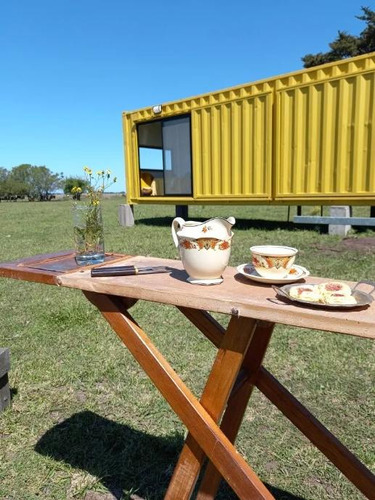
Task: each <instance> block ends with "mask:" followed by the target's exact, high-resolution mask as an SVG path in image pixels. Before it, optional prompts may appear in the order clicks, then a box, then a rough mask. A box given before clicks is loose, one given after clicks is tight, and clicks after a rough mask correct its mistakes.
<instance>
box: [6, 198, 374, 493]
mask: <svg viewBox="0 0 375 500" xmlns="http://www.w3.org/2000/svg"><path fill="white" fill-rule="evenodd" d="M120 203H123V199H121V198H111V199H105V200H104V201H103V209H104V224H105V241H106V250H107V251H114V252H120V253H128V254H134V255H135V254H139V255H152V256H158V257H166V258H177V257H178V256H177V251H176V249H175V248H174V245H173V242H172V238H171V233H170V223H171V221H172V219H173V217H174V207H173V206H170V207H168V206H163V207H157V206H156V207H155V206H152V205H151V206H146V207H136V209H135V216H136V225H135V226H134V227H131V228H124V227H121V226H119V224H118V222H117V210H118V206H119V204H120ZM293 210H294V211H295V209H292V214H293V213H294V212H293ZM366 210H368V209H366V208H363V209H361V208H358V209H356V214H357V215H362V214H366V215H367V212H366ZM308 211H309V209H307V210H306V214H307V213H308ZM304 213H305V211H304ZM216 215H220V216H229V215H234V216H235V217H236V219H237V224H236V225H235V226H234V227H233V231H234V233H235V236H234V241H233V249H232V255H231V262H230V264H231V265H233V266H236V265H239V264H242V263H244V262H248V260H249V247H250V246H251V245H254V244H260V243H274V244H286V245H290V246H294V247H297V248H298V249H299V250H300V253H299V256H298V263H299V264H301V265H303V266H305V267H307V268H309V270H310V271H311V273H312V274H313V275H319V276H322V277H327V278H335V279H349V280H353V281H357V280H360V279H375V248H372V247H371V246H369V245H367V246H365V247H364V248H362V249H361V248H360V247H357V246H356V245H349V244H348V243H349V242H350V241H351V242H353V241H354V242H357V240H360V239H363V238H369V237H374V236H375V235H374V233H373V232H372V231H368V232H352V233H351V234H350V237H351V239H350V240H348V239H342V238H338V237H334V236H329V235H328V234H321V233H320V232H319V231H318V230H316V229H314V228H310V229H308V230H303V229H301V228H297V229H296V228H295V227H294V226H293V225H292V224H291V223H288V221H287V207H252V206H247V207H201V206H197V207H190V211H189V218H191V219H199V218H201V219H208V218H210V217H213V216H216ZM0 220H1V224H0V242H1V244H0V261H6V260H13V259H16V258H20V257H25V256H29V255H34V254H38V253H47V252H54V251H59V250H66V249H70V248H72V236H73V232H72V214H71V204H70V203H69V202H67V201H55V202H49V203H27V202H17V203H10V202H8V203H4V202H2V203H0ZM132 314H133V315H134V317H135V319H136V320H137V321H138V322H139V323H140V325H141V326H142V325H143V326H145V327H146V325H147V332H148V333H150V334H151V338H152V340H153V341H154V342H155V344H156V345H157V346H158V347H160V349H161V351H162V352H163V353H164V354H165V355H166V357H167V359H168V360H169V361H170V363H171V364H172V366H173V367H174V368H175V369H176V371H177V372H178V373H179V374H180V375H181V376H182V378H183V380H184V381H186V382H187V384H188V385H189V386H190V387H191V388H192V389H193V391H194V392H195V393H196V394H197V395H199V394H200V391H201V390H202V388H203V385H204V382H205V379H206V375H207V373H208V372H209V370H210V367H211V364H212V361H213V359H214V355H215V351H216V350H215V349H214V348H213V347H212V346H211V344H210V343H209V342H208V341H207V340H206V339H205V338H204V337H203V336H202V335H201V334H199V333H198V332H197V330H196V329H195V328H194V327H193V326H191V325H190V324H189V322H188V321H187V320H186V319H185V318H184V317H183V316H182V315H181V313H179V311H178V310H177V309H174V308H172V307H168V306H156V305H155V304H152V303H141V302H138V303H137V304H136V305H135V306H134V308H132ZM218 318H219V320H220V321H222V322H223V323H225V322H226V321H227V318H225V317H220V316H218ZM0 346H1V347H9V348H10V350H11V363H12V368H11V371H10V384H11V387H12V392H13V401H12V405H11V408H10V409H7V410H6V411H5V412H3V413H1V414H0V499H2V500H36V499H38V500H52V499H53V500H65V499H75V498H77V499H81V498H82V499H84V498H85V497H87V498H91V499H94V498H95V497H96V498H97V499H100V498H103V499H104V498H106V497H105V495H104V494H105V493H108V492H111V493H112V494H113V495H114V498H120V497H121V494H122V495H123V496H122V497H121V498H132V495H133V494H136V495H138V496H139V497H141V498H144V499H147V500H159V499H162V498H163V495H164V492H165V489H166V486H167V484H168V482H169V479H170V477H171V474H172V471H173V467H174V464H175V462H176V460H177V457H178V454H179V451H180V449H181V445H182V442H183V439H184V433H185V428H184V427H183V425H182V424H181V423H180V421H179V420H178V418H177V417H176V416H175V415H174V413H173V412H172V411H171V410H170V409H169V407H168V406H167V404H166V403H165V402H164V400H163V398H162V397H161V396H160V395H159V393H158V392H157V390H156V389H155V388H154V386H153V385H152V384H151V382H149V380H148V378H147V377H146V375H145V374H144V373H143V371H142V369H141V368H140V367H139V366H138V364H137V363H136V362H135V361H134V359H133V358H132V357H131V355H130V354H129V353H128V351H127V350H126V349H125V348H124V347H123V345H122V343H121V342H120V340H118V338H117V337H116V336H115V334H114V333H113V332H112V331H111V329H110V328H109V327H108V326H107V324H106V322H105V321H104V319H103V318H102V317H101V316H100V314H99V313H98V312H97V310H96V309H94V307H92V306H91V305H90V304H89V303H88V302H87V300H86V299H85V298H84V297H83V295H82V294H81V293H80V292H78V291H75V290H70V289H59V288H57V287H52V286H51V287H48V286H45V285H38V284H35V283H26V282H21V281H15V280H9V279H0ZM181 353H184V355H182V354H181ZM265 365H266V367H267V369H269V370H270V371H271V373H273V374H275V376H277V378H279V380H280V381H281V382H282V383H283V384H284V385H285V386H286V387H287V388H288V389H289V390H291V392H292V393H293V394H294V395H295V396H296V397H298V399H300V400H301V401H302V402H303V403H304V404H305V405H306V406H307V407H308V408H309V409H310V410H311V411H312V412H313V413H314V414H315V415H316V416H317V417H318V418H319V419H321V421H322V422H323V423H324V424H325V425H326V426H327V427H328V428H329V429H330V430H331V431H333V432H334V433H335V434H336V435H337V436H338V437H339V438H340V439H341V440H342V441H343V443H344V444H346V445H347V446H348V447H349V449H350V450H351V451H352V452H354V453H355V454H356V455H357V456H358V457H359V458H360V459H361V460H362V461H363V462H364V463H365V464H366V465H367V466H368V467H369V468H370V469H371V470H372V471H375V425H374V419H375V384H374V380H375V343H374V342H373V341H370V340H367V339H359V338H354V337H350V336H345V335H337V334H330V333H322V332H318V331H310V330H309V331H307V330H303V329H298V328H290V327H285V326H277V328H276V330H275V333H274V335H273V338H272V343H271V346H270V349H269V351H268V354H267V357H266V359H265ZM237 443H238V448H239V450H240V451H241V453H242V454H243V455H244V457H245V458H246V459H247V460H248V461H249V463H250V464H251V465H252V467H253V468H254V470H255V471H256V472H257V474H258V475H259V476H260V478H261V479H262V480H263V481H264V482H265V483H267V485H268V486H269V487H270V488H271V490H272V492H273V494H274V495H275V497H276V498H277V499H279V500H281V499H290V500H292V499H294V500H297V499H305V500H312V499H316V500H328V499H329V500H339V499H340V500H356V499H361V498H363V497H362V495H361V494H360V493H359V492H358V491H357V490H356V489H355V488H354V487H353V486H351V484H350V483H349V482H348V481H347V480H346V479H345V478H344V477H343V476H342V475H341V474H340V472H339V471H338V470H337V469H336V468H334V467H333V466H332V465H330V464H329V462H328V461H327V460H326V459H325V457H324V456H323V455H322V454H321V453H320V452H319V451H317V450H316V449H315V448H314V447H313V446H311V445H310V443H309V442H308V441H307V440H306V439H305V438H304V437H303V436H301V435H300V433H299V432H298V431H297V430H296V429H294V428H293V426H292V425H291V424H290V423H289V422H288V421H287V420H286V419H285V417H283V416H282V415H281V414H280V413H279V412H278V410H277V409H275V408H274V407H273V406H272V405H271V404H270V403H268V401H267V400H266V399H265V398H264V396H263V395H261V394H260V393H259V392H258V391H255V392H254V395H253V397H252V399H251V402H250V405H249V407H248V410H247V413H246V415H245V419H244V422H243V426H242V428H241V431H240V434H239V437H238V441H237ZM94 493H96V494H97V495H94ZM107 498H108V497H107ZM219 498H221V499H227V500H230V499H234V498H236V497H235V495H234V494H233V493H232V492H231V491H230V490H229V489H228V488H227V487H226V486H225V485H224V486H223V487H222V488H221V491H220V494H219Z"/></svg>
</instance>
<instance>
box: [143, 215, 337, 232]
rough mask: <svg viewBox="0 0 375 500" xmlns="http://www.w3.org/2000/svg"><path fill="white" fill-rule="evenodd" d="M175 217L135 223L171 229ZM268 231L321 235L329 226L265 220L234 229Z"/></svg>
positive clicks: (241, 221)
mask: <svg viewBox="0 0 375 500" xmlns="http://www.w3.org/2000/svg"><path fill="white" fill-rule="evenodd" d="M194 220H195V221H197V222H205V221H206V220H207V219H201V218H196V217H194ZM172 221H173V217H151V218H145V219H137V220H136V221H135V224H136V225H142V224H143V225H146V226H161V227H169V226H171V224H172ZM236 228H237V229H266V230H269V231H274V230H276V229H283V230H285V231H296V230H304V231H315V232H319V233H327V232H328V226H325V225H314V224H295V223H294V222H291V221H277V220H263V219H236V224H235V226H234V229H236Z"/></svg>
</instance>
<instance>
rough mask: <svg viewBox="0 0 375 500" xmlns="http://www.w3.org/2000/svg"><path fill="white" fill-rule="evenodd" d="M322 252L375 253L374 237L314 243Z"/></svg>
mask: <svg viewBox="0 0 375 500" xmlns="http://www.w3.org/2000/svg"><path fill="white" fill-rule="evenodd" d="M314 247H315V248H316V249H318V250H320V251H321V252H323V253H343V252H348V251H349V252H358V253H361V254H369V253H375V238H344V239H343V240H342V241H340V242H339V243H335V244H334V245H319V244H318V245H314Z"/></svg>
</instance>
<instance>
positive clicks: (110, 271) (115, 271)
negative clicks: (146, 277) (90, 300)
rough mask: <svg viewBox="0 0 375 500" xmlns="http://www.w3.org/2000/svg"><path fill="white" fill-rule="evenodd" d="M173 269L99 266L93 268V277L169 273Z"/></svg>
mask: <svg viewBox="0 0 375 500" xmlns="http://www.w3.org/2000/svg"><path fill="white" fill-rule="evenodd" d="M170 271H172V269H171V268H170V267H167V266H149V267H147V266H146V267H136V266H118V267H97V268H93V269H91V277H92V278H101V277H104V276H134V275H136V274H155V273H168V272H170Z"/></svg>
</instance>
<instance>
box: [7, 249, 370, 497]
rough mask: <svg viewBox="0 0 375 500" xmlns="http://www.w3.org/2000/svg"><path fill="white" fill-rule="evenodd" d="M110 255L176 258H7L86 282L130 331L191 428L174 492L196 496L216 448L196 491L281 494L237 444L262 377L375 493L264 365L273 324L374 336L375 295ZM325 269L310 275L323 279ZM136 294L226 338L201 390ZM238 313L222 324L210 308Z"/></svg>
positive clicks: (33, 272) (68, 282)
mask: <svg viewBox="0 0 375 500" xmlns="http://www.w3.org/2000/svg"><path fill="white" fill-rule="evenodd" d="M105 265H108V266H111V265H115V266H119V265H136V266H160V265H167V266H169V267H170V269H171V271H170V273H167V274H147V275H136V276H121V277H101V278H92V277H91V276H90V268H77V266H76V265H75V261H74V256H73V254H72V253H70V252H66V253H64V252H62V253H60V254H54V255H44V256H36V257H30V258H27V259H22V260H19V261H15V262H8V263H3V264H0V276H3V277H8V278H15V279H21V280H28V281H35V282H39V283H45V284H51V285H58V286H62V287H70V288H77V289H79V290H82V291H83V293H84V294H85V296H86V297H87V299H88V300H89V301H90V302H91V303H92V304H94V305H95V306H96V307H97V308H98V309H99V311H100V312H101V313H102V315H103V316H104V318H105V319H106V320H107V321H108V323H109V324H110V326H111V327H112V329H113V330H114V331H115V332H116V333H117V335H118V336H119V337H120V338H121V340H122V341H123V343H124V344H125V345H126V347H127V348H128V349H129V350H130V352H131V353H132V354H133V356H134V357H135V359H136V360H137V361H138V362H139V364H140V365H141V366H142V368H143V370H144V371H145V373H146V374H147V375H148V376H149V378H150V379H151V380H152V382H153V383H154V384H155V386H156V387H157V388H158V389H159V391H160V392H161V394H162V395H163V397H164V398H165V399H166V401H167V402H168V403H169V405H170V406H171V407H172V409H173V410H174V412H175V413H176V414H177V415H178V416H179V418H180V419H181V420H182V422H183V423H184V424H185V426H186V427H187V429H188V431H189V434H188V436H187V438H186V441H185V444H184V447H183V449H182V452H181V455H180V457H179V460H178V463H177V465H176V468H175V471H174V474H173V476H172V480H171V482H170V484H169V487H168V490H167V493H166V496H165V498H166V499H167V500H184V499H189V498H190V497H191V495H192V492H193V489H194V486H195V484H196V481H197V478H198V476H199V474H200V471H201V467H202V465H203V463H204V462H205V459H206V457H208V460H209V463H208V465H207V467H206V469H205V472H204V475H203V478H202V480H201V483H200V486H199V492H198V494H197V497H196V498H197V499H199V500H208V499H213V498H214V497H215V494H216V491H217V489H218V486H219V482H220V479H221V478H224V479H225V480H226V481H227V482H228V483H229V485H230V486H231V487H232V489H233V490H234V491H235V492H236V494H237V495H238V497H239V498H241V499H244V500H251V499H271V498H273V496H272V495H271V493H270V492H269V491H268V489H267V488H266V487H265V486H264V485H263V483H262V482H261V480H260V479H259V478H258V477H257V475H256V474H255V472H254V471H253V470H252V468H251V467H250V465H249V464H248V463H247V462H246V461H245V460H244V459H243V458H242V457H241V455H240V454H239V453H238V452H237V450H236V448H235V446H234V444H233V443H234V441H235V438H236V436H237V433H238V431H239V428H240V425H241V421H242V418H243V415H244V412H245V410H246V406H247V404H248V401H249V398H250V396H251V393H252V390H253V388H254V387H257V388H258V389H259V390H260V391H261V392H262V393H263V394H264V395H265V396H266V397H267V398H268V399H269V400H270V401H271V402H272V403H273V404H274V405H276V406H277V408H279V410H281V411H282V413H284V415H286V417H287V418H288V419H289V420H290V421H291V422H292V423H293V424H294V425H295V426H296V427H298V429H300V431H301V432H302V433H303V434H304V435H305V436H307V438H308V439H309V440H310V441H311V442H312V443H313V444H314V445H315V446H316V447H317V448H318V449H319V450H320V451H321V452H322V453H324V454H325V455H326V457H327V458H328V459H329V460H330V461H331V462H332V463H333V464H335V465H336V467H338V468H339V469H340V471H341V472H342V473H343V474H344V475H345V476H346V477H347V478H348V479H349V481H351V482H352V483H353V484H354V485H355V486H356V487H357V488H358V489H359V490H360V491H361V492H362V493H363V494H364V495H365V496H366V497H367V498H369V499H375V476H374V474H373V473H372V472H371V471H370V470H369V469H368V468H366V467H365V465H364V464H362V463H361V462H360V461H359V460H358V459H357V458H356V457H355V456H354V455H353V454H352V453H351V452H350V451H349V450H348V449H347V448H346V447H345V446H344V445H343V444H342V443H340V442H339V440H338V439H337V438H336V437H335V436H334V435H333V434H332V433H331V432H329V431H328V430H327V429H326V428H325V427H324V426H323V425H322V424H321V423H320V422H319V421H318V420H317V419H316V418H315V417H314V416H313V415H312V414H311V413H310V412H309V411H308V410H307V409H306V408H305V407H304V406H303V405H302V404H301V403H300V402H299V401H298V400H297V399H296V398H295V397H293V396H292V394H290V392H289V391H288V390H287V389H286V388H285V387H283V386H282V385H281V384H280V382H279V381H278V380H276V378H275V377H273V375H272V374H271V373H270V372H269V371H267V369H266V368H265V367H264V366H262V361H263V358H264V356H265V353H266V350H267V347H268V344H269V341H270V338H271V335H272V331H273V328H274V325H275V324H277V323H281V324H284V325H292V326H297V327H302V328H310V329H315V330H323V331H327V332H336V333H341V334H348V335H354V336H358V337H367V338H372V339H374V338H375V303H372V304H371V305H370V306H368V307H365V308H362V309H355V310H351V311H348V310H347V311H342V310H336V309H319V308H314V307H304V306H298V305H296V304H292V303H287V302H283V301H280V300H278V299H277V298H276V296H275V291H274V290H273V289H272V288H271V287H269V286H259V285H257V284H254V285H253V284H251V283H250V282H249V281H246V280H245V278H243V277H242V276H241V275H239V274H238V273H237V272H236V270H235V269H234V268H227V269H226V271H225V273H224V282H223V283H222V284H220V285H216V286H207V287H203V286H197V285H192V284H189V283H188V282H187V281H186V277H187V275H186V273H185V271H184V270H183V268H182V265H181V263H180V262H179V261H175V260H166V259H158V258H152V257H140V256H137V257H131V256H124V255H107V257H106V262H105ZM321 281H322V280H321V279H319V278H311V279H310V278H309V282H312V283H319V282H321ZM137 300H146V301H152V302H156V303H160V304H170V305H173V306H176V307H177V308H178V309H179V310H180V311H181V312H182V313H183V314H184V315H185V316H186V317H187V318H188V319H189V320H190V321H191V322H192V323H193V324H194V325H195V326H196V327H197V328H198V329H199V330H200V331H201V332H202V333H203V334H204V335H205V336H206V337H207V338H208V339H209V340H210V341H211V342H212V343H213V344H214V345H215V346H216V347H217V348H218V353H217V356H216V358H215V361H214V364H213V367H212V370H211V372H210V374H209V376H208V379H207V382H206V385H205V388H204V390H203V393H202V395H201V399H200V400H198V399H197V398H196V397H195V396H194V395H193V394H192V392H191V391H190V390H189V388H188V387H187V386H186V385H185V383H184V382H183V381H182V380H181V378H180V377H179V376H178V375H177V373H176V372H175V371H174V370H173V369H172V367H171V366H170V365H169V364H168V362H167V361H166V359H165V358H164V357H163V355H162V354H161V353H160V352H159V350H158V349H157V348H156V347H155V346H154V345H153V343H152V342H151V340H150V338H149V337H148V336H147V334H146V332H145V331H144V330H143V329H142V327H141V326H140V325H138V324H137V323H136V322H135V320H134V319H133V318H132V316H131V315H130V313H129V308H130V307H131V306H132V305H133V304H134V303H135V302H136V301H137ZM208 311H210V313H211V312H219V313H224V314H227V315H230V321H229V324H228V327H227V328H226V329H225V328H223V327H222V326H221V325H220V324H219V323H218V322H217V321H216V320H215V319H214V318H213V317H212V316H211V314H210V313H209V312H208Z"/></svg>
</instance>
